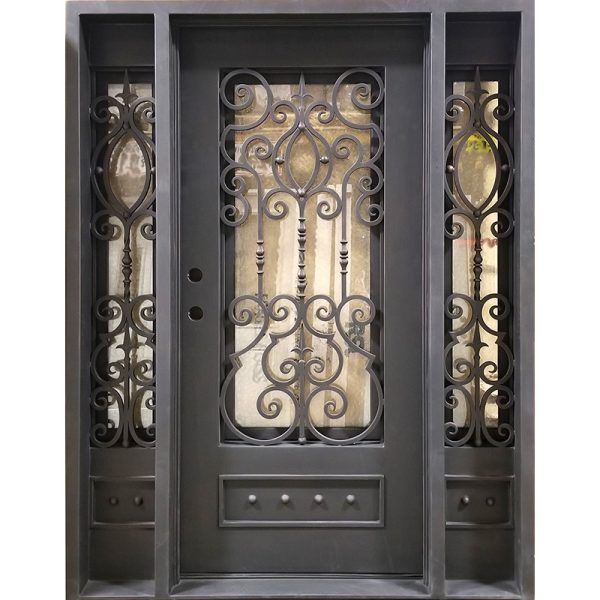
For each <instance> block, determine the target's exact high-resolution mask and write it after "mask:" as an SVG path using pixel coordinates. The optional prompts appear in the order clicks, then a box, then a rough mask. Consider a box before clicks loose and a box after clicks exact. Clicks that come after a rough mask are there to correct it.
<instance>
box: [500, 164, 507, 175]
mask: <svg viewBox="0 0 600 600" xmlns="http://www.w3.org/2000/svg"><path fill="white" fill-rule="evenodd" d="M500 169H501V170H502V171H504V172H505V173H506V171H508V169H509V166H508V165H507V164H504V165H502V166H501V167H500Z"/></svg>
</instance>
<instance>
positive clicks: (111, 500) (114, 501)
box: [108, 496, 119, 506]
mask: <svg viewBox="0 0 600 600" xmlns="http://www.w3.org/2000/svg"><path fill="white" fill-rule="evenodd" d="M108 502H109V504H112V506H116V505H117V504H119V499H118V498H117V497H116V496H111V497H110V498H109V499H108Z"/></svg>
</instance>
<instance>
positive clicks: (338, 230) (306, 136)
mask: <svg viewBox="0 0 600 600" xmlns="http://www.w3.org/2000/svg"><path fill="white" fill-rule="evenodd" d="M365 71H366V70H365ZM250 79H251V77H247V78H246V79H245V80H242V81H237V82H235V80H234V81H232V84H231V86H230V88H229V94H230V95H229V96H226V99H227V100H228V101H229V102H231V104H232V112H233V113H234V117H233V121H232V125H233V129H232V133H233V135H231V141H232V147H231V149H230V150H229V152H230V153H231V154H230V156H232V157H233V158H232V160H231V162H230V166H231V167H233V168H231V169H230V171H229V179H227V178H226V179H225V180H224V187H225V190H226V191H233V192H234V193H233V194H228V196H229V199H228V200H227V201H226V202H228V203H226V204H225V207H224V213H223V215H224V219H223V220H224V222H225V225H229V226H234V227H235V230H234V234H233V236H234V246H235V250H234V265H235V266H234V274H233V284H234V290H233V293H232V296H231V300H233V304H232V308H230V313H231V310H232V309H233V317H234V318H233V321H234V322H236V323H237V324H236V325H235V332H234V335H233V337H234V342H233V349H234V355H235V357H234V361H235V363H234V364H235V365H236V369H235V373H234V374H233V375H232V376H231V380H230V381H226V384H225V386H224V394H225V396H227V397H228V398H230V399H231V398H233V410H232V416H233V418H232V426H233V428H234V429H235V430H236V432H238V431H241V430H243V429H244V428H261V427H262V428H265V427H269V428H276V429H279V430H280V431H284V436H285V437H287V435H289V433H290V432H287V434H286V433H285V431H286V429H290V431H291V429H293V428H296V427H297V428H298V429H299V432H298V437H299V440H300V441H305V438H306V431H305V430H307V429H308V430H310V432H311V433H312V434H313V435H316V437H319V433H318V432H320V431H322V430H324V428H330V427H334V428H358V432H359V433H358V435H360V432H362V431H364V430H365V429H367V428H369V426H370V425H371V424H372V423H373V422H374V421H375V420H376V419H378V417H379V415H380V412H381V408H380V401H379V400H377V399H375V398H373V395H375V396H378V395H380V382H379V380H378V379H377V377H376V376H375V374H374V372H373V369H372V367H371V364H372V363H373V361H374V359H375V358H376V357H375V355H374V354H372V349H373V348H372V345H373V340H374V335H373V331H372V328H373V320H374V318H375V307H374V306H373V305H372V300H371V296H372V290H373V289H374V287H376V286H377V285H378V272H377V270H376V269H375V270H373V272H372V268H373V264H374V262H373V261H374V260H376V259H377V257H378V244H379V241H378V240H379V236H378V234H377V233H375V230H377V227H376V226H377V225H378V224H379V222H380V221H381V219H382V218H383V210H382V207H381V205H380V204H379V196H378V192H379V190H380V188H381V185H382V183H383V181H382V177H381V174H380V171H379V167H377V165H376V163H377V161H378V160H379V158H380V155H381V152H382V150H383V147H382V142H383V140H382V137H381V131H380V130H379V127H378V126H377V125H376V124H375V123H374V117H373V114H372V106H373V105H374V104H378V102H377V99H378V97H380V96H381V99H382V91H380V89H381V88H376V82H374V81H372V79H373V76H372V75H369V74H367V77H366V79H363V80H358V81H357V80H355V78H353V77H351V76H346V77H343V76H342V77H340V78H339V79H338V81H337V83H336V84H334V83H333V82H331V83H330V82H327V83H316V82H315V83H313V82H309V83H306V81H305V78H304V75H301V76H300V78H299V79H300V82H299V83H274V84H270V85H268V84H267V85H264V84H262V83H255V82H252V83H249V80H250ZM296 81H298V79H296ZM333 81H334V80H333ZM265 83H266V82H265ZM249 99H250V100H251V101H249ZM265 115H266V117H265ZM263 117H265V118H263ZM225 138H226V136H225ZM225 172H227V167H226V169H225ZM232 196H233V201H232V200H231V197H232ZM373 278H375V281H373V280H372V279H373ZM257 298H258V299H259V300H260V302H257V301H256V299H257ZM234 299H235V300H234ZM244 315H248V318H247V319H246V318H243V317H244ZM236 319H237V320H239V322H238V321H236ZM265 320H266V321H267V323H265ZM224 401H225V402H227V398H225V399H224ZM305 410H306V414H304V411H305ZM228 416H229V414H227V413H226V418H227V417H228ZM314 430H317V433H315V431H314ZM354 435H356V432H354V433H349V434H348V435H346V436H345V438H344V439H345V440H347V439H350V438H352V437H353V436H354ZM309 437H310V435H309ZM247 441H252V440H247ZM324 441H330V440H328V439H324ZM356 441H358V439H357V440H356Z"/></svg>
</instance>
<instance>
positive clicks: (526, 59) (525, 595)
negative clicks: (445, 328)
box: [514, 3, 535, 600]
mask: <svg viewBox="0 0 600 600" xmlns="http://www.w3.org/2000/svg"><path fill="white" fill-rule="evenodd" d="M533 12H534V9H533V3H527V5H526V6H524V7H523V10H522V12H521V27H520V35H519V43H518V47H517V56H516V61H515V103H516V113H515V146H516V148H515V150H516V163H515V164H516V168H517V177H516V180H515V218H516V222H517V227H516V236H515V270H516V277H515V281H516V285H515V299H514V306H515V321H514V326H515V350H516V356H517V357H518V358H517V367H516V377H515V397H516V400H517V401H516V409H515V430H516V431H517V437H516V439H515V450H516V461H515V473H516V495H515V496H516V497H515V503H516V506H515V514H516V520H515V546H516V552H515V563H516V564H515V574H516V578H517V584H518V586H519V588H520V591H521V597H522V599H523V600H531V599H532V598H533V594H534V569H533V560H534V494H535V485H534V435H535V429H534V368H535V364H534V346H533V338H534V260H535V249H534V103H535V102H534V93H535V87H534V83H533V81H534V80H533V76H534V27H533Z"/></svg>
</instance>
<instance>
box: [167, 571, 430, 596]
mask: <svg viewBox="0 0 600 600" xmlns="http://www.w3.org/2000/svg"><path fill="white" fill-rule="evenodd" d="M171 596H172V597H174V598H185V599H189V600H201V599H203V598H228V599H234V598H245V599H246V598H256V599H257V600H258V599H261V600H263V599H269V600H277V599H282V600H283V599H287V598H303V599H304V598H340V599H342V598H343V599H344V600H347V599H348V598H353V599H354V598H357V599H358V598H407V599H410V598H428V597H430V595H429V590H428V589H427V586H426V585H425V584H424V583H423V581H422V580H420V579H419V580H417V579H400V578H397V579H393V578H377V577H373V578H354V577H352V578H350V577H348V578H340V577H329V578H327V577H318V578H311V579H309V578H306V577H285V578H282V577H264V578H260V579H258V578H247V577H244V578H235V579H234V578H214V579H182V580H181V581H180V582H179V583H178V584H177V585H176V586H175V587H174V588H173V590H172V591H171Z"/></svg>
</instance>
